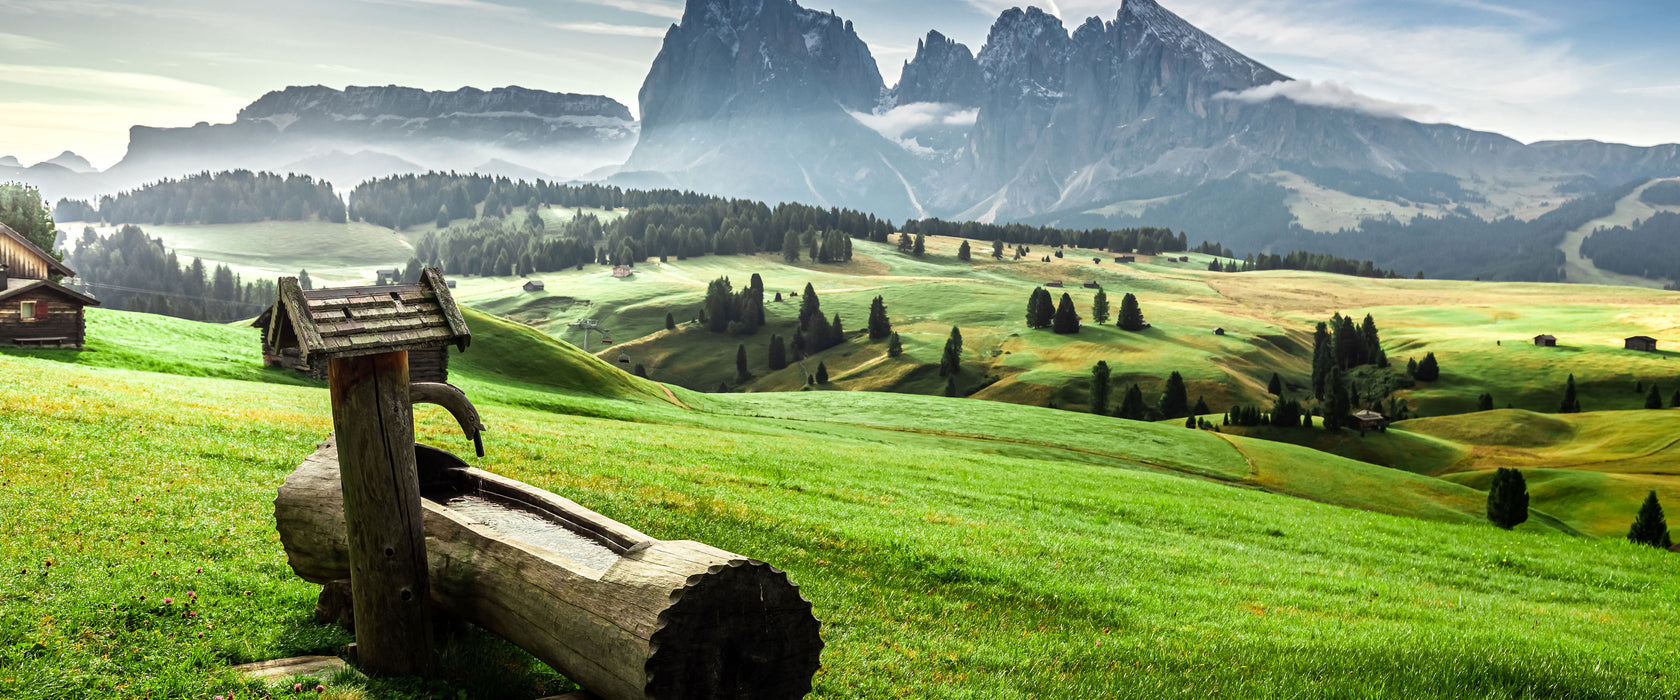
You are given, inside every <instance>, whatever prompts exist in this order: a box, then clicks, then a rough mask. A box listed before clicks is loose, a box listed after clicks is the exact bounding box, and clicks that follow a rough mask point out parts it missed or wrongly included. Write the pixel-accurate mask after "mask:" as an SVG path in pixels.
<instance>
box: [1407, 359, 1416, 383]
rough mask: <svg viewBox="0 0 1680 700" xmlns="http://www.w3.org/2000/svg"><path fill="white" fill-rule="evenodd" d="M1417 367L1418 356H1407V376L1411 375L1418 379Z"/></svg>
mask: <svg viewBox="0 0 1680 700" xmlns="http://www.w3.org/2000/svg"><path fill="white" fill-rule="evenodd" d="M1417 368H1418V363H1417V358H1415V357H1408V358H1406V376H1409V377H1411V378H1413V379H1416V378H1417Z"/></svg>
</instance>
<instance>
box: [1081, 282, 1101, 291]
mask: <svg viewBox="0 0 1680 700" xmlns="http://www.w3.org/2000/svg"><path fill="white" fill-rule="evenodd" d="M1085 288H1086V289H1102V284H1100V283H1098V282H1097V281H1096V280H1091V281H1089V282H1086V283H1085Z"/></svg>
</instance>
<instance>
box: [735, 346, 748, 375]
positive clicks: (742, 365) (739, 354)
mask: <svg viewBox="0 0 1680 700" xmlns="http://www.w3.org/2000/svg"><path fill="white" fill-rule="evenodd" d="M749 379H752V372H749V371H748V370H747V346H746V344H745V343H742V344H739V345H736V346H735V383H736V384H746V383H747V380H749Z"/></svg>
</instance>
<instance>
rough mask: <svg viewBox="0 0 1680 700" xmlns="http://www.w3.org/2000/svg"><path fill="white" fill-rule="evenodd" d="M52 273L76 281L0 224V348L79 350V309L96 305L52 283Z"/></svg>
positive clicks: (83, 325) (82, 326)
mask: <svg viewBox="0 0 1680 700" xmlns="http://www.w3.org/2000/svg"><path fill="white" fill-rule="evenodd" d="M53 275H59V276H62V277H75V276H76V271H75V270H72V269H70V268H68V267H65V266H64V263H61V262H59V261H57V260H54V259H53V257H52V256H51V255H48V254H47V253H46V251H43V250H41V249H40V248H39V247H38V246H36V245H35V244H34V243H30V242H29V239H27V238H24V237H23V234H21V233H18V232H17V231H14V230H12V228H11V227H10V226H7V225H5V224H0V345H27V346H34V347H52V348H78V349H79V348H81V347H82V344H83V342H85V341H86V340H87V319H86V318H85V316H84V315H83V312H82V310H83V309H85V308H86V307H89V306H98V305H99V301H98V300H96V299H94V298H93V297H90V296H88V295H86V294H82V293H80V292H77V291H74V290H71V289H68V288H66V287H64V286H62V285H60V284H58V283H56V282H53V281H52V276H53Z"/></svg>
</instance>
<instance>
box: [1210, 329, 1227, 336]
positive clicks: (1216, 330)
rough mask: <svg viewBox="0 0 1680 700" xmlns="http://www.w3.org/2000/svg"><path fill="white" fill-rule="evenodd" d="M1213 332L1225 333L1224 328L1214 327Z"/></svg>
mask: <svg viewBox="0 0 1680 700" xmlns="http://www.w3.org/2000/svg"><path fill="white" fill-rule="evenodd" d="M1213 334H1214V335H1225V329H1223V328H1215V329H1213Z"/></svg>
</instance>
